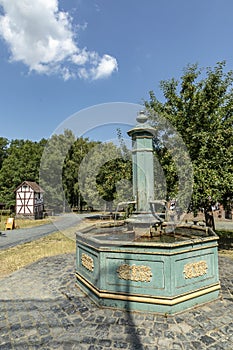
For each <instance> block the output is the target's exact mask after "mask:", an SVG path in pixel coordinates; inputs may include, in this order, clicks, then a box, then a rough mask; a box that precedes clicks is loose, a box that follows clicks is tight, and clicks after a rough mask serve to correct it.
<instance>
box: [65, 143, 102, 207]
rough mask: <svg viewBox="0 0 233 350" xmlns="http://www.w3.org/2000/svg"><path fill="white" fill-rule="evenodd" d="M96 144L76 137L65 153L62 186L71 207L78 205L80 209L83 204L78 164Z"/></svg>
mask: <svg viewBox="0 0 233 350" xmlns="http://www.w3.org/2000/svg"><path fill="white" fill-rule="evenodd" d="M97 144H99V143H98V142H94V141H89V140H88V139H87V138H82V137H81V138H78V139H77V140H76V141H75V142H74V143H73V144H72V146H71V147H70V149H69V151H68V153H67V155H66V158H65V161H64V166H63V172H62V176H63V186H64V191H65V196H66V200H67V201H68V203H69V205H70V206H71V207H72V208H73V207H78V209H79V210H82V209H83V205H84V204H85V201H84V199H83V197H82V195H81V193H80V189H79V183H78V176H79V166H80V164H81V162H82V160H83V158H84V157H85V156H86V155H87V154H88V152H90V150H91V149H92V148H93V147H94V146H96V145H97Z"/></svg>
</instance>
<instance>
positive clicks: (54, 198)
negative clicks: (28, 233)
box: [40, 130, 75, 212]
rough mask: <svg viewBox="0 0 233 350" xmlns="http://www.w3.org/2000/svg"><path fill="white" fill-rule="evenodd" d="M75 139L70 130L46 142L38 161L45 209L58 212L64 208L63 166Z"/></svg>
mask: <svg viewBox="0 0 233 350" xmlns="http://www.w3.org/2000/svg"><path fill="white" fill-rule="evenodd" d="M74 142H75V137H74V135H73V133H72V132H71V131H70V130H65V131H64V133H63V134H60V135H57V134H55V135H53V136H52V137H51V138H50V139H49V140H48V142H47V144H46V147H45V149H44V152H43V154H42V157H41V161H40V185H41V187H42V188H43V190H44V191H45V194H44V199H45V204H46V209H47V208H48V209H53V210H56V211H58V212H60V211H64V210H65V208H66V198H65V193H64V191H63V180H62V174H63V166H64V161H65V158H66V156H67V154H68V152H69V149H70V147H71V146H72V145H73V143H74Z"/></svg>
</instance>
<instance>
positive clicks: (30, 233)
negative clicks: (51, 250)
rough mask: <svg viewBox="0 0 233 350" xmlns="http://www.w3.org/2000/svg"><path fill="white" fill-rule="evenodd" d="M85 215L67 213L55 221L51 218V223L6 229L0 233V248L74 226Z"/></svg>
mask: <svg viewBox="0 0 233 350" xmlns="http://www.w3.org/2000/svg"><path fill="white" fill-rule="evenodd" d="M84 216H85V215H84V214H65V215H61V216H59V217H58V218H57V220H55V221H52V220H51V223H50V224H46V225H41V226H34V227H31V228H23V229H15V230H7V231H4V232H2V235H0V250H1V249H6V248H9V247H13V246H15V245H17V244H22V243H26V242H31V241H33V240H35V239H38V238H41V237H43V236H46V235H48V234H50V233H53V232H57V231H62V230H65V229H67V228H69V227H73V226H75V225H77V224H78V223H80V222H81V220H82V219H83V218H84Z"/></svg>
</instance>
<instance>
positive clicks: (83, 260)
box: [81, 253, 94, 272]
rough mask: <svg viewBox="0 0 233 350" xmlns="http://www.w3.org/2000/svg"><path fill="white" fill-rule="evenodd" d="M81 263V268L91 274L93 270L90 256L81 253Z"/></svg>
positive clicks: (92, 261)
mask: <svg viewBox="0 0 233 350" xmlns="http://www.w3.org/2000/svg"><path fill="white" fill-rule="evenodd" d="M81 263H82V266H84V267H85V268H86V269H87V270H89V271H91V272H92V271H93V270H94V260H93V259H92V257H91V256H89V255H87V254H85V253H82V256H81Z"/></svg>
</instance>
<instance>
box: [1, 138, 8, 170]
mask: <svg viewBox="0 0 233 350" xmlns="http://www.w3.org/2000/svg"><path fill="white" fill-rule="evenodd" d="M8 145H9V141H8V140H7V139H6V138H5V137H0V169H1V167H2V163H3V161H4V159H5V158H6V157H7V148H8Z"/></svg>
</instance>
